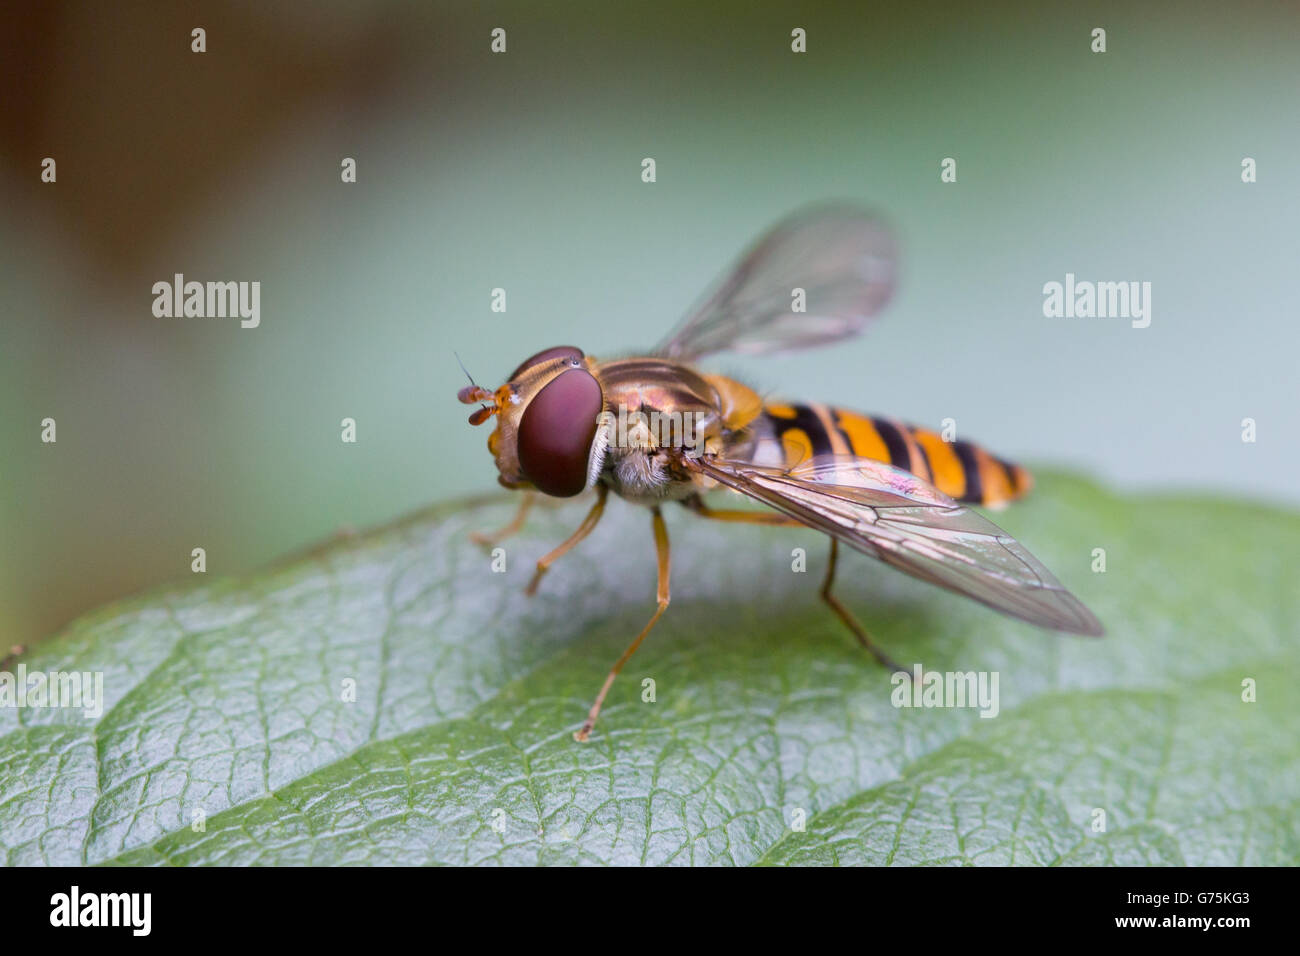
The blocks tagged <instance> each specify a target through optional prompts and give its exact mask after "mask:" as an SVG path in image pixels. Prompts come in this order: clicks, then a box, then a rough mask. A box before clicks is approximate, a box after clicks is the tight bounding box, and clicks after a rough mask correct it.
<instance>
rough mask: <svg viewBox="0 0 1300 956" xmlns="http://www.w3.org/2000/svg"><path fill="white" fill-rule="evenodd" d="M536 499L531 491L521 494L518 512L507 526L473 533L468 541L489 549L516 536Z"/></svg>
mask: <svg viewBox="0 0 1300 956" xmlns="http://www.w3.org/2000/svg"><path fill="white" fill-rule="evenodd" d="M536 497H537V496H536V495H535V494H533V492H531V491H525V492H523V500H522V501H520V502H519V510H518V511H516V512H515V516H514V517H513V518H511V519H510V523H509V524H508V525H506V526H505V527H504V528H501V529H499V530H497V531H491V532H482V531H475V532H473V533H472V534H471V535H470V536H469V539H470V540H471V541H473V542H474V543H475V544H481V545H483V546H485V547H491V546H492V545H494V544H496V543H497V542H498V541H504V540H505V539H506V538H508V537H510V536H511V535H513V534H517V533H518V532H519V529H520V528H522V527H523V526H524V519H525V518H527V517H528V512H529V510H530V509H531V508H532V507H533V501H534V500H535V499H536Z"/></svg>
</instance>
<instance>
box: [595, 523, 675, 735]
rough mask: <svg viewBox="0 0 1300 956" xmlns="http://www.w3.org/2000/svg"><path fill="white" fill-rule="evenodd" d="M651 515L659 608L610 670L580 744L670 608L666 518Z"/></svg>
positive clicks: (669, 566)
mask: <svg viewBox="0 0 1300 956" xmlns="http://www.w3.org/2000/svg"><path fill="white" fill-rule="evenodd" d="M651 513H652V514H653V516H654V517H653V522H654V534H655V554H656V555H657V556H658V558H659V590H658V598H657V600H658V606H657V607H656V608H655V613H654V616H652V617H651V618H650V620H649V621H648V622H647V623H646V626H645V627H643V628H641V633H640V634H638V635H637V636H636V640H635V641H633V642H632V643H631V644H630V645H628V648H627V650H625V651H624V652H623V656H622V657H620V658H619V659H618V660H617V661H616V662H615V663H614V666H613V667H612V668H611V669H610V671H609V676H608V677H606V678H605V683H604V685H603V686H602V687H601V688H600V693H599V694H597V695H596V702H595V703H593V704H592V705H591V710H589V711H587V719H586V720H584V721H583V722H582V729H581V730H579V731H577V732H576V733H574V735H573V739H574V740H576V741H578V742H579V743H585V742H586V740H587V738H588V737H589V736H591V728H592V727H594V726H595V725H596V718H597V717H599V716H600V706H601V704H603V703H605V695H606V694H608V693H609V688H610V685H611V684H613V683H614V678H615V677H617V676H618V672H619V671H621V670H622V669H623V665H624V664H626V663H627V661H628V658H630V657H631V656H632V655H633V654H635V653H636V649H637V648H638V647H640V646H641V642H642V641H644V640H645V636H646V635H647V634H649V633H650V629H651V628H652V627H654V626H655V622H656V621H658V620H659V618H660V616H661V615H662V614H663V613H664V609H665V608H667V607H668V598H669V589H668V573H669V571H670V569H671V561H670V557H671V556H670V554H669V550H668V528H667V527H666V526H665V525H664V516H663V514H662V513H661V512H660V511H659V508H658V507H655V508H653V509H652V511H651Z"/></svg>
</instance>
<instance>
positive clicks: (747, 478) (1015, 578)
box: [687, 457, 1102, 635]
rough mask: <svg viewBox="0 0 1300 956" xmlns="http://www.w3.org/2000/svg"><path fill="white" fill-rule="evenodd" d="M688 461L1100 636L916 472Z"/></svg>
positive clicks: (962, 585) (886, 556) (1001, 538)
mask: <svg viewBox="0 0 1300 956" xmlns="http://www.w3.org/2000/svg"><path fill="white" fill-rule="evenodd" d="M687 461H688V463H689V464H690V466H691V467H693V468H695V469H696V470H698V471H700V472H702V473H703V474H705V475H707V476H708V477H710V478H713V479H715V480H716V481H718V482H720V483H721V484H723V485H726V486H727V487H730V488H734V489H735V490H736V491H739V492H741V493H742V494H745V495H748V496H749V497H751V498H754V499H756V500H758V501H761V502H763V503H764V504H767V505H770V506H771V507H773V508H775V509H776V510H778V511H781V512H783V513H785V514H787V515H789V516H791V517H792V518H795V519H796V520H798V521H800V522H802V523H803V524H806V525H808V526H809V527H812V528H816V529H818V530H820V531H825V532H826V533H827V534H829V535H832V536H834V537H835V538H838V539H839V540H840V541H843V542H844V543H845V544H847V545H849V546H850V547H853V548H856V549H857V550H859V551H862V552H864V553H865V554H869V555H871V556H872V557H873V558H878V559H879V560H881V561H884V562H885V563H886V564H890V565H893V566H894V567H896V568H898V569H899V570H900V571H905V572H907V573H908V574H910V575H912V576H913V577H918V578H920V579H921V580H923V581H929V582H930V583H931V584H937V585H938V586H939V587H941V588H947V589H948V590H949V591H956V592H957V593H958V594H964V595H966V596H967V597H970V598H974V599H975V600H976V601H979V602H980V603H981V604H986V605H988V606H989V607H991V608H993V609H995V610H998V611H1002V612H1003V613H1005V614H1010V615H1011V616H1013V617H1018V618H1020V619H1021V620H1022V621H1028V622H1029V623H1030V624H1036V625H1038V626H1039V627H1047V628H1052V629H1054V630H1058V631H1070V632H1072V633H1075V634H1088V635H1100V634H1101V633H1102V626H1101V623H1100V622H1099V621H1098V620H1097V618H1096V617H1094V616H1093V614H1092V612H1091V611H1089V610H1088V609H1087V608H1086V607H1084V606H1083V604H1082V603H1081V602H1080V601H1079V599H1078V598H1076V597H1075V596H1074V595H1073V594H1071V593H1070V592H1069V591H1067V590H1066V589H1065V588H1064V587H1063V586H1062V584H1061V582H1060V581H1058V580H1056V578H1055V577H1053V576H1052V573H1051V572H1050V571H1048V570H1047V568H1045V567H1043V565H1042V563H1041V562H1040V561H1039V560H1038V559H1037V558H1035V557H1034V556H1033V555H1032V554H1030V553H1029V552H1028V551H1026V550H1025V548H1024V547H1023V546H1022V545H1021V544H1020V543H1019V542H1018V541H1016V540H1015V539H1014V538H1012V537H1011V536H1010V535H1008V534H1007V533H1006V532H1005V531H1003V530H1002V529H1001V528H999V527H998V526H997V525H995V524H994V523H993V522H991V521H989V520H988V519H987V518H985V517H984V516H982V515H980V514H978V513H976V512H974V511H971V510H970V509H969V508H967V507H966V506H965V505H961V504H958V503H957V502H955V501H953V500H952V499H951V498H949V497H948V496H947V495H945V494H943V493H942V492H941V491H939V490H938V489H937V488H935V487H934V486H933V485H931V484H929V483H928V482H925V481H922V480H921V479H920V478H917V477H916V476H915V475H913V474H911V473H909V472H906V471H903V470H902V469H899V468H894V467H893V466H891V465H886V464H884V463H882V462H878V461H872V460H870V459H866V458H845V457H825V458H820V459H814V460H812V461H811V462H807V463H805V464H803V465H799V466H797V467H796V468H793V469H791V470H789V471H786V470H783V469H780V468H767V467H763V466H759V465H751V464H746V463H743V462H728V461H719V460H717V459H716V458H713V459H708V458H699V459H693V460H692V459H687Z"/></svg>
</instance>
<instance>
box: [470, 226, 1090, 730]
mask: <svg viewBox="0 0 1300 956" xmlns="http://www.w3.org/2000/svg"><path fill="white" fill-rule="evenodd" d="M895 269H896V249H895V243H894V241H893V238H892V236H891V234H890V232H889V230H888V229H886V228H885V227H884V226H883V225H881V224H880V222H878V221H877V220H876V219H874V218H872V217H871V216H869V215H867V214H866V213H864V212H862V211H859V210H856V209H854V208H851V207H843V206H833V207H825V208H820V209H815V210H811V211H805V212H802V213H796V214H795V215H793V216H790V217H789V218H787V219H785V220H784V221H782V222H780V223H778V224H777V225H776V226H775V227H774V228H773V229H772V230H771V231H770V232H768V233H767V234H766V235H765V236H764V237H763V238H762V239H760V240H759V241H758V242H757V243H756V244H755V245H754V246H753V247H752V248H751V249H750V250H749V252H747V253H746V254H745V255H744V256H743V257H742V258H741V259H740V261H739V262H738V263H737V264H736V266H735V267H734V269H733V270H732V271H731V272H730V273H729V274H727V275H726V277H725V278H724V279H722V281H721V282H720V283H719V284H718V285H717V286H716V287H715V289H714V291H713V292H712V293H711V294H710V295H708V296H707V297H706V298H705V299H704V301H703V303H702V304H701V305H700V306H698V307H697V308H696V309H695V310H693V312H691V313H690V314H689V315H688V316H687V318H686V319H684V320H683V321H682V322H681V323H680V324H679V325H678V327H677V328H676V330H675V331H674V332H673V333H672V334H671V335H670V336H669V337H668V338H667V339H666V340H665V341H664V342H663V344H661V345H660V346H659V348H657V349H656V350H655V351H654V352H653V353H652V354H650V355H644V356H636V357H632V358H621V359H615V360H612V361H598V360H597V359H595V358H592V357H591V356H589V355H585V354H583V352H582V351H581V350H580V349H577V348H572V347H569V346H560V347H557V348H550V349H546V350H545V351H542V352H538V353H537V354H536V355H534V356H532V357H531V358H529V359H527V360H525V361H524V362H523V363H522V364H521V365H520V366H519V367H518V368H517V369H515V370H514V371H513V372H512V373H511V374H510V376H509V378H508V380H507V381H506V383H505V384H504V385H502V386H501V387H500V388H498V389H496V390H495V391H489V390H487V389H484V388H481V387H479V386H478V385H476V384H474V382H473V379H472V378H471V380H470V385H469V386H468V387H466V388H463V389H461V391H460V394H459V398H460V401H462V402H464V403H465V404H474V403H482V407H480V408H479V409H477V410H476V411H475V412H474V413H473V414H472V415H471V416H470V419H469V420H470V423H471V424H474V425H479V424H482V423H483V422H485V421H487V420H488V419H489V418H491V417H493V416H495V417H496V420H497V421H496V428H495V430H493V432H492V434H491V435H490V436H489V438H488V449H489V451H491V453H492V456H493V458H494V459H495V460H496V466H497V469H498V471H499V472H500V474H499V476H498V481H500V483H501V484H502V485H504V486H505V487H507V488H513V489H523V490H525V491H526V494H525V497H524V500H523V502H522V503H521V506H520V509H519V512H518V513H517V514H516V516H515V518H514V520H513V521H511V523H510V524H509V525H508V526H507V527H505V528H503V529H502V530H501V531H500V532H498V533H497V534H495V535H479V536H476V537H477V539H478V540H479V541H480V542H481V543H490V542H495V541H498V540H501V539H502V538H504V537H506V536H507V535H509V534H511V533H513V532H514V531H516V530H518V529H519V528H520V527H521V526H522V524H523V522H524V520H525V517H526V515H527V512H528V508H529V506H530V505H531V503H532V501H533V498H534V494H535V493H541V494H545V495H550V496H554V497H560V498H565V497H570V496H573V495H577V494H579V493H580V492H583V491H585V490H587V489H590V488H594V489H595V492H596V499H595V503H594V504H593V505H592V507H591V510H590V511H589V512H588V513H587V515H586V517H585V518H584V519H583V521H582V523H581V524H580V525H579V526H578V529H577V530H576V531H574V533H573V534H572V535H571V536H570V537H569V538H568V539H567V540H566V541H564V542H563V543H562V544H560V545H559V546H558V547H557V548H555V549H554V550H553V551H551V552H550V553H549V554H547V555H546V556H544V557H543V558H541V559H540V560H539V561H538V562H537V569H536V572H535V573H534V575H533V577H532V580H531V582H530V583H529V585H528V593H529V594H532V593H534V592H535V591H536V589H537V585H538V582H539V581H540V580H541V578H542V575H544V574H545V573H546V570H547V569H548V568H549V567H550V566H551V565H552V564H554V563H555V562H556V561H557V560H558V559H559V558H560V557H562V556H563V555H564V554H566V553H567V552H568V551H569V550H570V549H572V548H573V547H574V546H575V545H576V544H578V543H579V542H580V541H581V540H582V539H583V538H585V537H587V535H588V534H590V533H591V531H592V529H593V528H594V527H595V526H596V524H597V522H598V521H599V520H600V517H601V515H602V513H603V512H604V509H605V501H606V498H607V497H608V495H609V492H611V491H613V492H614V493H615V494H617V495H619V496H620V497H622V498H625V499H627V500H628V501H631V502H633V503H635V504H639V505H643V506H646V507H648V508H649V509H650V515H651V523H652V529H653V537H654V542H655V550H656V553H657V556H658V592H657V607H656V609H655V611H654V614H653V615H652V616H651V618H650V620H649V621H648V622H647V624H646V625H645V627H644V628H642V630H641V633H639V634H638V635H637V636H636V639H635V640H633V641H632V643H631V644H630V645H629V646H628V648H627V650H626V651H624V653H623V655H622V656H621V657H620V658H619V659H618V660H617V661H616V662H615V663H614V666H613V667H612V668H611V669H610V672H609V675H608V676H607V677H606V679H605V683H604V685H603V686H602V687H601V688H600V692H599V693H598V694H597V695H596V699H595V702H594V703H593V704H592V706H591V709H590V711H589V713H588V714H587V719H586V720H585V721H584V723H583V724H582V727H581V729H580V730H578V731H577V733H575V734H574V737H575V738H576V739H577V740H579V741H584V740H586V739H587V738H588V736H589V735H590V733H591V730H592V727H593V726H594V725H595V722H596V718H597V716H598V715H599V713H600V708H601V705H602V703H604V700H605V695H606V694H607V693H608V692H609V688H610V685H611V684H612V683H613V682H614V679H615V678H616V677H617V676H618V673H619V671H620V670H622V668H623V665H624V664H626V663H627V661H628V659H629V658H630V657H631V656H632V655H633V653H635V652H636V649H637V648H638V647H639V646H640V644H641V642H642V641H643V640H644V639H645V637H646V635H647V634H649V633H650V630H651V629H652V628H653V627H654V625H655V623H656V622H657V621H658V620H659V618H660V616H662V614H663V613H664V610H665V609H666V608H667V607H668V599H669V585H668V581H669V547H668V533H667V529H666V527H665V524H664V518H663V514H662V511H661V506H662V505H664V504H666V503H668V502H673V501H676V502H679V503H680V504H682V505H684V506H685V507H686V508H688V509H690V510H691V511H693V512H695V513H696V514H697V515H700V516H702V517H705V518H712V519H715V520H721V521H743V522H752V523H758V524H766V525H793V526H806V527H809V528H815V529H817V530H819V531H823V532H825V533H826V534H827V535H829V536H830V558H829V562H828V567H827V572H826V577H825V579H824V581H823V583H822V589H821V596H822V598H823V599H824V600H825V602H826V603H827V604H828V605H829V606H830V608H831V609H832V610H833V611H834V612H835V614H836V615H837V616H838V617H839V618H840V619H841V620H842V621H843V622H844V623H845V625H847V626H848V628H849V630H851V631H852V632H853V634H854V636H855V637H856V638H857V639H858V641H859V643H861V644H862V646H863V647H864V648H866V649H867V650H868V651H870V652H871V653H872V655H874V656H875V658H876V659H877V660H878V661H880V663H881V664H883V665H885V666H886V667H890V668H893V669H896V670H902V668H901V667H899V666H898V665H897V664H895V663H894V662H893V661H891V660H890V659H889V658H888V657H887V656H886V655H885V654H884V653H883V652H882V651H881V650H880V649H879V648H878V647H877V646H876V645H875V643H874V642H873V641H872V640H871V637H870V636H869V635H868V633H867V631H866V629H865V628H863V627H862V625H861V624H860V623H859V622H858V621H857V619H856V618H855V617H854V616H853V615H852V614H851V613H850V612H849V610H848V609H847V608H846V607H845V606H844V605H843V604H842V603H841V602H840V601H839V599H838V598H836V597H835V595H834V593H833V592H832V586H833V583H834V579H835V566H836V561H837V558H838V552H839V545H840V543H841V542H843V543H844V544H846V545H848V546H849V547H852V548H855V549H856V550H858V551H861V552H864V553H865V554H868V555H870V556H871V557H873V558H876V559H878V560H880V561H883V562H885V563H886V564H890V565H893V566H894V567H895V568H898V569H899V570H901V571H905V572H906V573H908V574H911V575H913V576H914V577H918V578H920V579H922V580H924V581H929V582H930V583H931V584H936V585H938V586H939V587H942V588H947V589H948V590H950V591H955V592H957V593H958V594H963V595H966V596H967V597H970V598H973V599H975V600H976V601H979V602H981V603H982V604H985V605H987V606H989V607H991V608H993V609H994V610H997V611H1001V612H1002V613H1004V614H1009V615H1011V616H1013V617H1017V618H1020V619H1021V620H1023V621H1028V622H1029V623H1031V624H1036V625H1038V626H1039V627H1043V628H1050V629H1054V630H1058V631H1068V632H1071V633H1075V634H1087V635H1100V634H1101V633H1102V628H1101V624H1100V623H1098V621H1097V619H1096V618H1095V617H1094V616H1093V614H1092V613H1091V612H1090V611H1089V610H1088V609H1087V608H1086V607H1084V606H1083V604H1082V603H1080V601H1079V600H1078V599H1077V598H1075V597H1074V595H1072V594H1071V593H1070V592H1069V591H1067V590H1066V589H1065V588H1064V587H1063V586H1062V585H1061V583H1060V582H1059V581H1057V580H1056V578H1055V577H1053V576H1052V574H1051V572H1050V571H1048V570H1047V568H1045V567H1044V566H1043V565H1042V564H1041V563H1040V562H1039V561H1038V560H1037V559H1036V558H1035V557H1034V556H1033V555H1031V554H1030V553H1029V552H1028V551H1027V550H1025V548H1024V547H1023V546H1022V545H1020V543H1019V542H1017V541H1016V540H1015V539H1014V538H1012V537H1011V536H1009V535H1008V534H1006V533H1005V532H1004V531H1003V530H1002V529H1001V528H999V527H998V526H997V525H995V524H993V523H992V522H991V521H989V520H988V519H987V518H985V517H983V516H982V515H980V514H978V513H977V512H975V511H973V510H971V508H970V507H969V505H972V504H979V505H985V506H1000V505H1003V504H1005V503H1006V502H1009V501H1012V500H1014V499H1016V498H1019V497H1021V496H1022V495H1024V494H1025V493H1026V492H1027V491H1028V490H1029V489H1030V487H1031V485H1032V479H1031V478H1030V475H1029V473H1028V472H1027V471H1026V470H1025V469H1024V468H1021V467H1020V466H1018V465H1014V464H1010V463H1008V462H1006V461H1003V460H1002V459H1000V458H997V457H995V456H994V455H992V454H990V453H989V452H988V451H986V450H985V449H983V448H981V447H979V446H978V445H975V444H972V443H970V442H966V441H953V442H948V441H945V440H943V439H942V438H941V437H940V436H939V435H938V434H936V433H935V432H932V431H929V430H927V429H924V428H918V427H915V426H912V425H906V424H903V423H901V422H899V421H896V420H893V419H889V418H882V417H876V416H870V415H863V414H859V413H857V412H853V411H849V410H847V409H844V408H837V407H832V406H829V405H820V404H794V403H783V402H777V401H771V400H767V399H765V398H761V397H760V396H759V395H758V394H757V393H756V392H754V391H753V390H752V389H750V388H749V387H747V386H745V385H743V384H741V383H740V382H737V381H734V380H732V379H730V378H726V377H723V376H721V375H715V374H709V373H706V372H703V371H699V370H697V368H696V367H695V362H696V360H698V359H700V358H703V357H704V356H706V355H710V354H712V353H715V352H720V351H723V350H728V349H729V350H731V351H734V352H738V353H743V354H747V355H753V354H764V353H770V352H777V351H782V350H789V349H796V348H805V347H807V346H813V345H825V344H828V343H831V342H837V341H840V340H843V339H847V338H849V337H851V336H853V335H856V334H857V333H858V332H860V331H861V330H862V328H863V327H864V326H865V325H866V324H867V322H868V320H869V319H871V318H872V316H874V315H875V314H876V313H877V312H879V311H880V309H881V308H882V307H883V306H884V304H885V303H886V302H887V301H888V300H889V298H890V296H891V294H892V292H893V286H894V275H895ZM800 293H802V294H803V295H804V300H803V306H804V308H803V310H802V311H800V310H797V309H796V308H795V307H794V304H795V303H797V302H798V297H799V295H800ZM656 419H657V421H658V424H659V426H660V427H658V428H655V427H653V426H654V425H655V422H656ZM665 423H667V425H668V427H663V426H664V425H665ZM718 487H722V488H729V489H731V490H732V491H736V492H739V493H740V494H742V495H744V496H746V497H748V498H750V499H753V500H754V501H757V502H759V503H761V504H762V505H765V506H767V508H766V510H753V509H750V510H745V509H727V510H719V509H715V508H714V507H712V506H711V505H708V504H706V503H705V501H704V498H703V492H706V491H709V490H711V489H714V488H718Z"/></svg>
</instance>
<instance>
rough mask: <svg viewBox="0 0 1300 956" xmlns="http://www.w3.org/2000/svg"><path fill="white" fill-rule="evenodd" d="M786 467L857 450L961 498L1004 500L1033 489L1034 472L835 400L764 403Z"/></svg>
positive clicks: (983, 501)
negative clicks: (827, 402)
mask: <svg viewBox="0 0 1300 956" xmlns="http://www.w3.org/2000/svg"><path fill="white" fill-rule="evenodd" d="M763 417H764V418H765V419H766V420H767V421H768V422H769V423H770V425H771V429H772V437H773V438H774V439H775V440H776V441H777V442H779V443H780V446H781V449H782V453H783V456H784V458H785V463H786V466H787V467H793V466H794V465H797V464H799V463H800V462H801V461H806V460H807V459H809V458H812V457H815V456H821V455H857V456H858V457H860V458H871V459H873V460H875V461H884V462H888V463H889V464H891V465H893V466H895V467H896V468H902V469H903V470H905V471H910V472H911V473H912V474H914V475H916V476H918V477H920V478H924V479H925V480H926V481H929V482H931V483H932V484H933V485H934V486H935V487H937V488H938V489H939V490H940V491H942V492H943V493H944V494H946V495H948V496H949V497H950V498H955V499H956V500H957V501H969V502H972V503H974V504H982V505H1000V504H1004V503H1006V502H1008V501H1014V500H1015V499H1016V498H1019V497H1021V496H1022V495H1024V494H1025V493H1026V492H1027V491H1029V489H1030V488H1032V487H1033V484H1034V481H1033V478H1032V476H1031V475H1030V474H1029V472H1028V471H1026V470H1025V469H1024V468H1022V467H1020V466H1019V465H1015V464H1011V463H1010V462H1006V461H1003V460H1002V459H1001V458H997V457H996V456H994V455H992V454H990V453H989V452H987V451H985V450H984V449H983V448H981V447H980V446H979V445H976V444H973V443H972V442H968V441H952V442H946V441H944V440H943V438H942V437H940V435H939V433H938V432H933V431H930V430H929V429H925V428H917V427H916V426H914V425H907V424H904V423H903V422H899V421H895V420H893V419H891V418H879V417H874V416H870V415H861V414H859V413H857V412H851V411H849V410H847V409H844V408H835V407H834V406H831V405H783V404H778V403H768V404H766V405H764V406H763Z"/></svg>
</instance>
